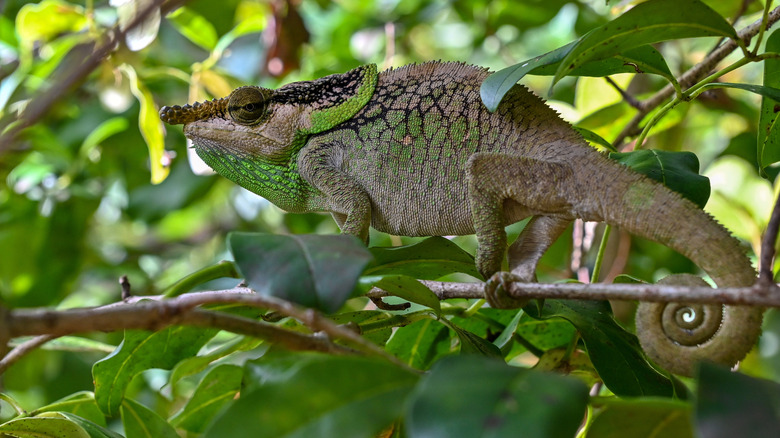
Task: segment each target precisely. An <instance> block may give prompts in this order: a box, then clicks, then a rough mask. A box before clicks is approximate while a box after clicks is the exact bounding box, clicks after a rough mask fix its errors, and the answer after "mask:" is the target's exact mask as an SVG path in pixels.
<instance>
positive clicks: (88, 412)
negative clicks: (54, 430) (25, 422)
mask: <svg viewBox="0 0 780 438" xmlns="http://www.w3.org/2000/svg"><path fill="white" fill-rule="evenodd" d="M63 411H64V412H67V413H71V414H74V415H77V416H79V417H80V418H83V419H85V420H88V421H91V422H93V423H96V424H98V425H101V426H105V425H106V418H105V416H104V415H103V412H101V411H100V409H99V408H98V406H97V403H96V402H95V394H94V393H92V392H90V391H79V392H76V393H73V394H71V395H69V396H66V397H63V398H61V399H59V400H57V401H55V402H54V403H51V404H48V405H46V406H43V407H41V408H38V409H36V410H35V411H33V412H32V414H33V415H35V414H37V413H38V412H60V413H62V412H63Z"/></svg>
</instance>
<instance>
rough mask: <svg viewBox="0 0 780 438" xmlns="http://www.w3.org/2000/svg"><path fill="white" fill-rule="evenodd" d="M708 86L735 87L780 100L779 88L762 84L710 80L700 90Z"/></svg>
mask: <svg viewBox="0 0 780 438" xmlns="http://www.w3.org/2000/svg"><path fill="white" fill-rule="evenodd" d="M709 88H736V89H738V90H745V91H750V92H751V93H755V94H758V95H760V96H763V97H768V98H770V99H772V100H774V101H780V88H774V87H767V86H764V85H753V84H735V83H733V82H710V83H709V84H705V85H704V86H702V87H701V89H702V90H706V89H709Z"/></svg>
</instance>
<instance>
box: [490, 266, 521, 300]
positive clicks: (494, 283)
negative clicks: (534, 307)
mask: <svg viewBox="0 0 780 438" xmlns="http://www.w3.org/2000/svg"><path fill="white" fill-rule="evenodd" d="M516 281H523V279H522V278H520V277H518V276H516V275H514V274H512V273H511V272H506V271H499V272H496V273H495V274H493V275H492V276H491V277H490V278H489V279H488V280H487V281H486V282H485V299H486V300H487V302H488V304H490V307H492V308H494V309H517V308H519V307H523V306H525V305H526V304H527V303H528V299H517V298H513V297H511V296H510V295H509V294H508V293H507V290H509V286H510V285H511V284H512V283H513V282H516Z"/></svg>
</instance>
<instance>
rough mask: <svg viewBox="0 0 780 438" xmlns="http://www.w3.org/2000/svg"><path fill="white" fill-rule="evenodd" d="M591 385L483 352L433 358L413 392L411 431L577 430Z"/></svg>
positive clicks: (432, 434)
mask: <svg viewBox="0 0 780 438" xmlns="http://www.w3.org/2000/svg"><path fill="white" fill-rule="evenodd" d="M587 402H588V389H587V387H586V386H585V385H584V384H583V383H582V382H580V381H578V380H577V379H574V378H570V377H565V376H560V375H556V374H547V373H540V372H535V371H533V370H528V369H521V368H516V367H510V366H508V365H506V364H505V363H504V362H503V361H500V360H495V359H489V358H485V357H479V356H450V357H445V358H444V359H442V360H440V361H439V362H437V363H436V364H434V366H433V368H431V371H430V372H429V373H428V374H427V375H426V376H425V377H424V378H423V379H422V380H421V381H420V383H419V385H417V388H415V391H414V393H413V394H412V395H411V397H410V400H409V403H408V405H407V406H408V407H407V411H406V421H405V425H406V432H407V434H408V436H409V437H411V438H416V437H425V438H438V437H442V438H445V437H446V438H460V437H464V438H466V437H467V438H473V437H500V436H518V435H519V434H521V435H522V436H523V437H524V438H533V437H570V436H574V434H575V432H576V431H577V428H578V427H579V425H580V423H581V422H582V419H583V417H584V415H585V408H586V405H587Z"/></svg>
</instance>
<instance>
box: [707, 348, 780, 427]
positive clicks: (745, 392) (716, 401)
mask: <svg viewBox="0 0 780 438" xmlns="http://www.w3.org/2000/svg"><path fill="white" fill-rule="evenodd" d="M698 381H699V386H698V393H697V397H696V400H697V403H696V429H697V431H698V436H700V437H702V438H721V437H723V438H725V437H734V436H739V437H740V438H743V437H744V438H759V437H765V436H767V433H768V432H769V431H773V432H774V431H777V430H780V409H779V408H778V400H780V385H778V384H777V383H776V382H770V381H768V380H764V379H757V378H754V377H749V376H746V375H744V374H740V373H733V372H731V371H729V370H728V369H726V368H723V367H720V366H718V365H713V364H709V363H704V362H703V363H702V364H701V366H700V368H699V375H698ZM773 432H772V433H773Z"/></svg>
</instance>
